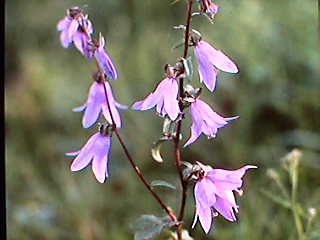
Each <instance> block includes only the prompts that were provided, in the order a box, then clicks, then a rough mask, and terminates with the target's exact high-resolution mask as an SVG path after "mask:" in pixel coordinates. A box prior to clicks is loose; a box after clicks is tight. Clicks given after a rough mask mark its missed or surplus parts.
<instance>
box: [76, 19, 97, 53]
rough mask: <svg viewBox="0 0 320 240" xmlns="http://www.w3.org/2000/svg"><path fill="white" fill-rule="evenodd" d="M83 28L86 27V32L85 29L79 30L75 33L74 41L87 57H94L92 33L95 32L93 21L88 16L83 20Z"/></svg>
mask: <svg viewBox="0 0 320 240" xmlns="http://www.w3.org/2000/svg"><path fill="white" fill-rule="evenodd" d="M80 25H81V26H82V29H85V31H86V32H84V31H83V30H79V31H77V32H76V33H75V34H74V35H73V39H72V40H73V43H74V45H75V46H76V48H77V49H78V50H79V51H80V52H81V53H82V54H83V55H84V56H86V57H87V58H92V57H93V54H94V47H93V46H92V43H91V41H92V40H91V34H92V33H93V28H92V23H91V21H90V20H89V19H87V16H85V17H84V18H83V19H82V20H81V24H80Z"/></svg>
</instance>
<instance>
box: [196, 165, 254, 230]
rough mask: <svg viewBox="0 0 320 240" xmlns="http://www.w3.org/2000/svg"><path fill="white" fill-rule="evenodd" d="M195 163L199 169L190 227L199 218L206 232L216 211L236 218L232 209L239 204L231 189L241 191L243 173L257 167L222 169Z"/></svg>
mask: <svg viewBox="0 0 320 240" xmlns="http://www.w3.org/2000/svg"><path fill="white" fill-rule="evenodd" d="M197 163H198V165H199V166H200V168H201V170H200V173H199V178H198V180H197V182H196V184H195V188H194V197H195V200H196V213H195V218H194V222H193V225H192V228H193V227H194V226H195V224H196V222H197V220H198V218H199V220H200V223H201V226H202V228H203V230H204V231H205V232H206V233H208V232H209V230H210V228H211V223H212V218H213V217H215V216H217V215H218V213H220V214H221V215H222V216H223V217H225V218H226V219H227V220H229V221H231V222H234V221H236V220H237V219H236V216H235V213H234V211H235V212H236V213H237V212H238V209H239V206H238V205H237V204H236V201H235V197H234V194H233V191H237V192H239V193H242V191H241V189H240V188H241V186H242V177H243V175H244V174H245V172H246V171H247V170H248V169H251V168H257V167H256V166H253V165H247V166H244V167H242V168H240V169H238V170H224V169H212V168H211V167H210V166H205V165H203V164H201V163H199V162H197Z"/></svg>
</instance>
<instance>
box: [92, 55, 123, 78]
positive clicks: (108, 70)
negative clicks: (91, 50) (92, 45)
mask: <svg viewBox="0 0 320 240" xmlns="http://www.w3.org/2000/svg"><path fill="white" fill-rule="evenodd" d="M95 56H96V59H97V61H98V63H99V65H100V67H101V68H102V69H103V71H104V72H105V74H107V75H108V76H109V77H110V78H111V79H113V80H116V79H117V78H118V73H117V70H116V67H115V66H114V64H113V62H112V60H111V58H110V57H109V55H108V54H107V52H106V51H105V49H102V50H100V49H98V50H96V52H95Z"/></svg>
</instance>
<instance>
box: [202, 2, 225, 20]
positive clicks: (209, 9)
mask: <svg viewBox="0 0 320 240" xmlns="http://www.w3.org/2000/svg"><path fill="white" fill-rule="evenodd" d="M200 9H201V11H202V12H205V13H207V14H208V15H209V16H210V17H211V18H213V17H214V15H215V14H217V13H218V11H219V9H220V6H219V5H218V4H215V3H214V2H213V1H212V0H200Z"/></svg>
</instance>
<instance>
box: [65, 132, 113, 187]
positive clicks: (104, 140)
mask: <svg viewBox="0 0 320 240" xmlns="http://www.w3.org/2000/svg"><path fill="white" fill-rule="evenodd" d="M110 147H111V136H109V135H106V134H103V133H101V132H98V133H96V134H94V135H92V136H91V137H90V139H89V140H88V141H87V143H86V144H85V145H84V146H83V147H82V148H81V150H80V151H77V152H69V153H66V155H67V156H76V158H75V159H74V160H73V162H72V164H71V171H79V170H82V169H83V168H85V167H86V166H88V165H89V164H90V163H91V162H92V171H93V173H94V175H95V177H96V179H97V180H98V181H99V182H100V183H103V182H104V181H105V179H106V177H108V158H109V150H110Z"/></svg>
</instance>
